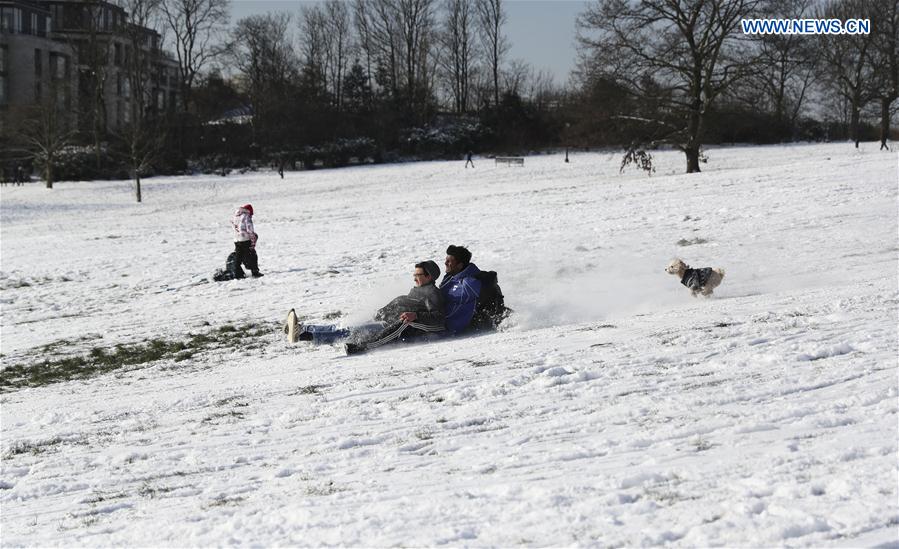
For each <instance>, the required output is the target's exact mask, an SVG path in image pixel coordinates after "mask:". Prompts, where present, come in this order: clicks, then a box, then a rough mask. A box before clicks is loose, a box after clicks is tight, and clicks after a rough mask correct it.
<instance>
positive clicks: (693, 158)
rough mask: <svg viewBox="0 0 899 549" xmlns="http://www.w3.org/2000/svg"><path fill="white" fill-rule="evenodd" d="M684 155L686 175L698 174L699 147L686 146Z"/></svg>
mask: <svg viewBox="0 0 899 549" xmlns="http://www.w3.org/2000/svg"><path fill="white" fill-rule="evenodd" d="M684 153H685V154H686V155H687V173H699V172H700V169H699V145H687V146H686V147H684Z"/></svg>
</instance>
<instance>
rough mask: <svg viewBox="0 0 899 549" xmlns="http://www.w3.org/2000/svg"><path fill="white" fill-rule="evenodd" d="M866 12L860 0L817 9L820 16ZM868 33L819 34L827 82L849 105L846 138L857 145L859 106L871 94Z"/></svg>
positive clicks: (844, 16)
mask: <svg viewBox="0 0 899 549" xmlns="http://www.w3.org/2000/svg"><path fill="white" fill-rule="evenodd" d="M862 13H865V3H864V2H863V1H861V0H831V1H830V2H828V3H827V4H826V5H825V6H824V8H823V9H822V10H821V11H819V13H818V17H820V18H827V19H830V18H835V19H842V20H845V19H849V18H853V17H857V16H858V15H859V14H862ZM872 43H873V41H872V39H871V35H866V34H853V35H843V34H838V35H831V34H824V35H821V36H819V37H818V49H819V51H820V53H821V56H822V57H823V60H824V63H822V65H821V67H822V68H823V71H824V79H825V81H826V83H827V84H828V85H829V86H830V87H831V88H832V89H833V90H835V92H836V93H837V94H839V95H840V96H842V97H843V98H844V99H845V100H846V101H847V103H848V107H849V138H850V139H852V141H853V142H854V143H855V147H856V148H858V143H859V141H860V140H861V134H860V131H859V120H860V115H861V110H862V108H864V106H865V105H866V104H867V103H868V101H870V100H871V98H872V96H873V91H872V88H873V78H872V74H871V54H872V49H873V48H872Z"/></svg>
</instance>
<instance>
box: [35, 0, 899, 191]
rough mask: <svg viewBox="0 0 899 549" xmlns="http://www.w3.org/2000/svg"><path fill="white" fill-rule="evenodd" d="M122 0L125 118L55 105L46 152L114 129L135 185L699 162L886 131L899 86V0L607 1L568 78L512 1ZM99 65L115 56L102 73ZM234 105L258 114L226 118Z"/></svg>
mask: <svg viewBox="0 0 899 549" xmlns="http://www.w3.org/2000/svg"><path fill="white" fill-rule="evenodd" d="M118 1H119V3H120V4H121V5H122V6H123V7H124V8H125V9H126V10H127V11H128V13H129V15H130V18H131V21H132V22H133V23H136V25H135V26H126V27H123V28H122V30H121V32H122V33H124V36H126V37H127V39H128V40H129V41H131V42H132V46H133V47H131V48H130V49H129V50H128V51H130V52H131V53H130V55H131V58H129V59H128V60H127V62H126V64H125V67H126V70H127V77H128V78H127V79H128V82H129V89H130V95H131V98H132V100H131V102H130V103H129V110H130V113H129V116H128V122H127V124H125V125H123V126H121V127H119V128H115V129H104V124H103V123H102V121H101V120H100V119H99V118H100V117H99V115H94V116H91V115H90V114H91V112H93V113H99V112H103V111H104V110H105V109H104V108H101V107H100V106H98V105H97V104H96V102H94V103H92V104H93V108H92V109H88V111H89V112H88V116H86V117H83V120H90V121H91V122H90V125H91V127H92V128H93V130H92V131H91V132H90V134H91V135H90V136H88V135H86V134H85V133H84V132H83V131H82V132H81V133H80V134H78V133H75V132H72V131H70V130H69V129H66V127H65V124H61V123H59V122H58V120H56V119H54V118H52V117H51V116H49V115H48V109H47V108H43V109H41V110H42V112H44V116H42V117H32V131H31V132H30V133H29V134H28V135H30V136H31V138H30V144H29V147H30V148H31V150H32V151H36V152H38V153H39V156H40V157H41V158H42V159H43V160H42V161H43V163H44V165H45V166H46V174H47V179H48V182H51V181H52V171H51V169H52V166H53V163H54V156H55V155H56V154H57V153H58V152H59V151H60V150H62V149H65V148H66V146H67V145H70V144H72V143H80V144H84V145H90V144H92V145H93V147H92V151H93V153H94V154H95V156H96V158H97V163H98V165H99V164H100V162H101V150H107V149H108V148H109V147H107V146H104V143H110V142H112V143H115V144H116V146H115V147H114V149H115V152H116V155H117V158H118V159H119V164H120V165H123V166H125V167H126V168H127V169H128V170H129V172H130V173H132V175H133V177H134V178H135V181H136V191H137V198H138V200H140V177H141V174H144V173H149V172H152V171H153V170H154V169H155V170H157V171H158V170H159V169H160V167H161V166H162V165H163V164H165V165H167V166H168V167H170V168H176V169H185V168H186V166H187V162H190V161H195V162H200V163H201V164H202V163H203V161H205V162H206V164H207V165H210V164H213V165H216V166H215V167H216V168H219V167H221V168H227V166H218V164H221V163H223V162H226V161H227V162H236V161H240V162H247V163H248V162H250V161H251V160H255V161H262V162H265V161H269V162H273V163H280V164H282V165H284V164H289V163H290V162H291V161H297V160H299V161H301V162H302V163H303V164H304V165H306V166H307V167H309V166H313V165H315V164H316V163H317V162H318V161H322V160H325V161H326V163H327V162H331V163H333V164H341V163H344V162H347V161H349V159H350V158H352V157H354V156H355V157H357V158H362V157H370V158H373V159H375V160H376V161H377V160H380V159H389V158H391V157H392V155H397V156H410V155H415V156H450V155H457V154H460V153H462V152H464V151H465V150H468V149H477V150H480V151H482V152H491V151H492V152H511V151H526V150H533V149H538V148H547V147H558V146H568V145H571V146H583V147H589V146H597V145H603V146H606V145H625V146H626V147H627V148H628V155H627V156H626V158H632V159H637V158H641V159H646V158H648V156H647V155H646V154H645V152H642V153H641V151H645V150H648V149H651V148H652V147H656V146H662V145H672V146H676V147H679V148H680V149H681V150H683V151H684V153H685V156H686V165H687V166H686V169H687V171H688V172H695V171H699V170H700V164H701V161H702V153H701V147H702V145H703V144H705V143H710V142H722V141H755V142H777V141H788V140H796V139H826V138H842V137H849V138H851V139H852V140H854V141H855V142H856V145H857V143H858V141H859V140H860V139H861V137H862V134H863V132H864V131H866V129H867V128H868V126H866V125H865V124H864V122H863V121H864V119H866V118H867V119H871V120H874V119H876V120H878V121H879V125H880V138H881V141H882V143H883V146H886V144H887V140H888V138H889V135H890V133H889V132H890V122H891V120H892V119H893V118H894V115H895V105H894V103H895V99H896V97H897V89H899V61H897V42H899V40H897V37H899V0H827V1H823V2H821V1H816V0H596V1H595V2H593V3H592V4H589V5H588V6H587V8H586V9H585V11H584V12H583V13H582V14H581V15H580V17H579V18H578V22H577V40H578V45H579V47H578V55H579V59H578V65H577V69H576V71H575V72H574V73H573V75H572V78H571V80H570V81H569V82H568V84H567V86H566V87H564V88H561V87H558V86H556V85H555V84H554V82H553V79H552V77H551V76H550V75H549V74H548V73H545V72H536V71H534V70H533V69H531V68H530V67H529V66H528V65H527V64H526V63H524V62H522V61H519V60H513V59H510V58H509V47H510V44H509V41H508V39H507V37H506V35H505V32H504V26H505V25H506V22H507V18H508V15H507V12H506V5H505V2H504V0H352V1H343V0H325V1H322V2H319V3H315V4H306V5H304V6H303V7H302V8H301V9H300V11H299V12H297V13H269V14H264V15H253V16H250V17H246V18H243V19H240V20H239V21H237V22H236V23H235V24H234V25H233V26H232V25H230V20H229V4H228V0H118ZM751 17H755V18H763V17H769V18H774V17H776V18H787V19H793V18H804V17H814V18H828V19H830V18H837V19H842V20H845V19H848V18H868V19H870V20H871V24H872V32H871V33H870V34H867V35H833V36H798V35H762V36H750V35H744V34H743V33H742V31H741V29H740V21H741V20H742V19H745V18H751ZM141 27H147V28H152V29H157V30H158V31H159V32H160V33H161V34H162V35H163V36H164V37H165V41H166V42H165V43H166V47H167V48H169V49H170V50H171V51H173V52H174V57H175V59H176V60H177V62H178V67H179V73H178V80H179V92H180V101H179V102H178V104H177V107H176V110H175V111H166V112H163V111H159V110H157V109H155V108H154V105H155V103H154V99H155V98H154V97H152V95H153V94H152V86H150V85H148V83H149V82H152V80H153V77H154V75H153V74H152V72H153V70H154V69H153V65H152V58H151V55H152V52H151V51H150V50H148V49H147V48H146V47H142V44H144V43H145V42H144V41H145V40H146V33H145V32H144V33H142V32H141V31H140V28H141ZM129 33H130V34H129ZM82 51H83V52H85V55H86V56H88V57H86V58H85V59H79V64H80V65H81V66H85V65H87V66H88V67H90V66H91V63H90V57H89V56H90V51H91V49H90V48H87V49H84V48H83V49H82ZM100 72H102V71H101V70H100V67H99V63H98V66H97V67H96V68H95V70H93V71H91V74H95V75H96V74H99V73H100ZM87 82H89V83H90V82H92V80H90V79H88V80H87ZM97 85H99V84H97ZM86 95H87V96H88V97H89V98H90V97H91V96H92V95H93V96H94V97H96V98H97V101H102V94H90V93H88V94H86ZM88 103H90V101H89V102H88ZM229 110H231V111H233V112H238V113H240V114H243V115H244V116H243V117H240V118H238V117H230V118H229V117H223V113H224V112H225V111H229ZM873 111H876V112H873ZM57 112H58V110H57ZM38 121H40V122H41V123H40V124H38V123H37V122H38ZM54 125H55V126H56V127H57V128H56V130H55V131H54V129H53V127H54ZM328 155H330V156H328ZM326 156H327V158H329V159H330V160H327V159H326V158H325V157H326ZM210 159H213V160H210ZM646 165H648V164H647V163H645V162H644V166H646Z"/></svg>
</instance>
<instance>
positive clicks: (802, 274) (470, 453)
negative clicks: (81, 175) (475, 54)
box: [0, 143, 899, 547]
mask: <svg viewBox="0 0 899 549" xmlns="http://www.w3.org/2000/svg"><path fill="white" fill-rule="evenodd" d="M708 157H709V163H708V164H706V165H703V170H704V171H703V173H701V174H692V175H687V174H683V173H681V171H682V169H683V158H682V155H680V154H678V153H675V152H660V153H658V154H656V155H655V157H654V162H655V164H656V166H657V170H658V171H657V173H656V174H655V175H653V176H652V177H646V176H645V175H643V174H642V173H638V172H636V171H628V172H625V173H624V174H619V173H618V166H619V162H620V159H619V156H618V154H617V153H589V154H588V153H581V154H573V155H571V163H569V164H565V163H564V162H563V159H562V156H561V155H546V156H535V157H528V158H527V159H526V161H525V165H524V167H523V168H511V167H499V166H494V165H493V164H491V163H490V162H489V161H488V160H486V159H481V160H477V161H476V168H475V169H474V170H472V169H467V170H466V169H464V168H463V165H464V161H462V160H460V161H456V162H423V163H415V164H404V165H380V166H365V167H357V168H347V169H341V170H321V171H311V172H297V173H285V177H284V179H283V180H281V179H280V178H279V177H278V176H277V175H274V174H271V173H259V174H247V175H232V176H229V177H226V178H221V177H217V176H196V177H170V178H152V179H147V180H144V181H143V196H144V203H142V204H137V203H134V202H133V191H132V189H131V183H130V182H128V181H114V182H82V183H58V184H56V186H55V188H54V189H53V190H46V189H43V188H41V187H40V186H38V185H32V186H27V187H25V188H11V187H4V188H3V189H2V193H0V221H2V224H0V229H2V233H0V244H2V249H0V253H2V266H0V288H2V298H0V301H2V303H0V305H2V358H0V361H2V366H3V368H9V367H11V366H14V365H20V364H35V363H38V362H41V361H43V360H54V359H59V358H61V357H64V356H72V355H82V354H86V353H88V352H90V351H91V350H92V349H95V348H104V349H106V350H110V349H112V348H113V347H114V346H115V345H117V344H123V345H127V344H134V343H140V342H144V341H146V340H150V339H163V340H172V341H174V340H185V339H187V338H188V333H192V334H197V333H206V332H208V331H209V330H212V329H216V328H219V327H221V326H225V325H233V326H238V327H239V326H244V325H246V324H248V323H254V324H256V325H257V326H258V327H263V328H264V330H265V332H264V333H263V335H261V336H258V337H252V338H244V339H239V340H238V339H235V340H234V341H235V343H234V344H233V345H228V344H223V345H219V346H213V347H209V348H205V349H203V350H202V351H201V352H198V353H196V354H194V355H193V356H191V357H189V358H187V359H185V360H180V361H177V362H176V361H175V360H174V359H173V358H165V359H163V360H159V361H156V362H152V363H148V364H147V363H145V364H137V365H132V366H128V367H126V368H123V369H120V370H116V371H114V372H112V373H107V374H103V375H98V376H93V377H89V378H86V379H80V380H73V381H65V382H60V383H55V384H49V385H43V386H39V387H31V388H25V389H17V390H7V391H6V392H4V393H3V394H2V397H0V409H2V412H0V413H2V416H0V419H2V443H0V445H2V454H0V455H2V467H0V515H2V517H0V527H2V528H0V532H2V534H0V535H2V540H0V541H2V544H3V546H7V547H13V546H60V545H79V546H84V545H87V546H121V545H124V546H212V545H215V546H221V545H254V546H272V545H278V546H284V545H302V546H323V545H342V546H346V545H349V546H394V545H402V546H437V545H453V546H510V545H527V546H547V545H549V546H571V545H588V546H659V545H673V546H688V547H693V546H721V545H724V546H838V547H857V546H888V547H897V546H899V499H897V480H899V477H897V457H899V454H897V430H896V426H897V408H899V385H897V320H899V319H897V311H899V309H897V300H899V288H897V251H899V227H897V167H899V161H897V155H896V154H895V153H880V152H878V151H877V144H874V143H864V144H862V147H861V148H860V149H859V150H858V151H856V150H855V149H853V148H852V147H851V145H848V144H826V145H795V146H772V147H739V148H715V149H711V150H709V151H708ZM247 202H250V203H252V204H253V206H254V210H255V212H256V215H255V223H256V228H257V231H258V232H259V234H260V240H259V246H258V252H259V256H260V265H261V267H262V270H263V272H264V273H265V275H266V276H265V277H264V278H261V279H258V280H252V279H248V280H241V281H229V282H223V283H202V282H201V281H202V279H204V278H208V277H209V276H210V275H211V274H212V272H213V271H214V270H215V269H216V268H219V267H221V266H222V265H223V263H224V260H225V256H226V255H227V254H228V253H229V251H230V250H231V247H232V245H231V243H230V227H229V220H230V217H231V213H232V211H233V208H234V207H235V206H237V205H240V204H244V203H247ZM448 244H465V245H467V246H469V248H470V249H471V250H472V252H473V253H474V259H473V260H474V262H475V263H476V264H477V265H478V266H480V267H481V268H486V269H491V270H496V271H498V272H499V277H500V284H501V285H502V288H503V291H504V293H505V294H506V297H507V304H508V305H510V306H511V307H512V308H513V309H515V314H514V315H513V317H512V318H511V319H510V321H509V322H508V323H507V325H506V326H505V329H504V330H503V331H502V332H500V333H496V334H492V335H487V336H481V337H474V338H460V339H454V340H445V341H440V342H437V343H431V344H426V345H407V346H397V347H392V348H386V349H382V350H378V351H376V352H372V353H369V354H365V355H359V356H353V357H345V356H343V353H342V351H341V349H340V348H339V347H337V346H321V347H312V346H309V345H307V344H303V343H301V344H296V345H289V344H288V343H287V342H286V341H285V339H284V337H283V335H282V334H281V333H280V331H279V329H280V323H281V322H282V321H283V318H284V315H285V314H286V312H287V310H288V309H290V308H291V307H295V308H296V309H297V311H298V312H299V313H300V315H301V316H302V317H303V319H305V320H307V321H311V320H318V321H324V322H326V323H331V322H337V323H340V324H349V323H352V322H355V321H359V320H365V319H366V317H367V316H368V315H370V314H371V313H372V312H373V310H374V309H375V308H376V307H377V306H379V305H381V304H383V303H384V302H386V301H387V300H388V299H389V298H390V297H392V296H394V295H396V294H398V293H404V292H405V291H408V288H409V287H411V285H412V279H411V271H412V266H413V264H414V262H416V261H419V260H423V259H435V260H437V261H438V263H440V264H442V258H443V251H444V250H445V248H446V246H447V245H448ZM675 256H679V257H682V258H683V259H684V260H685V261H686V262H687V263H689V264H691V265H693V266H695V267H704V266H713V267H721V268H724V269H725V270H726V272H727V275H726V276H725V278H724V282H723V284H722V285H721V286H720V287H719V288H718V290H716V292H715V296H714V297H713V298H710V299H702V298H698V299H694V298H692V297H691V296H690V292H689V291H688V290H687V289H686V288H684V287H683V286H681V285H680V284H679V282H678V280H677V279H676V278H675V277H673V276H670V275H667V274H666V273H664V271H663V270H664V268H665V266H666V265H667V264H668V261H669V260H670V259H671V258H672V257H675Z"/></svg>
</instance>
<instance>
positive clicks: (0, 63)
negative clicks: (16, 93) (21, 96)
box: [0, 45, 9, 105]
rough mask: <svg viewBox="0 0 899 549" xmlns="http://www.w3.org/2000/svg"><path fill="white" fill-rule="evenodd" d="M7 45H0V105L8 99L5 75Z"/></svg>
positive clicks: (7, 80) (7, 56) (7, 84)
mask: <svg viewBox="0 0 899 549" xmlns="http://www.w3.org/2000/svg"><path fill="white" fill-rule="evenodd" d="M8 67H9V46H7V45H2V46H0V105H5V104H6V103H7V102H8V101H9V92H8V91H7V86H9V79H8V78H7V77H6V71H8V70H9V68H8Z"/></svg>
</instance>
